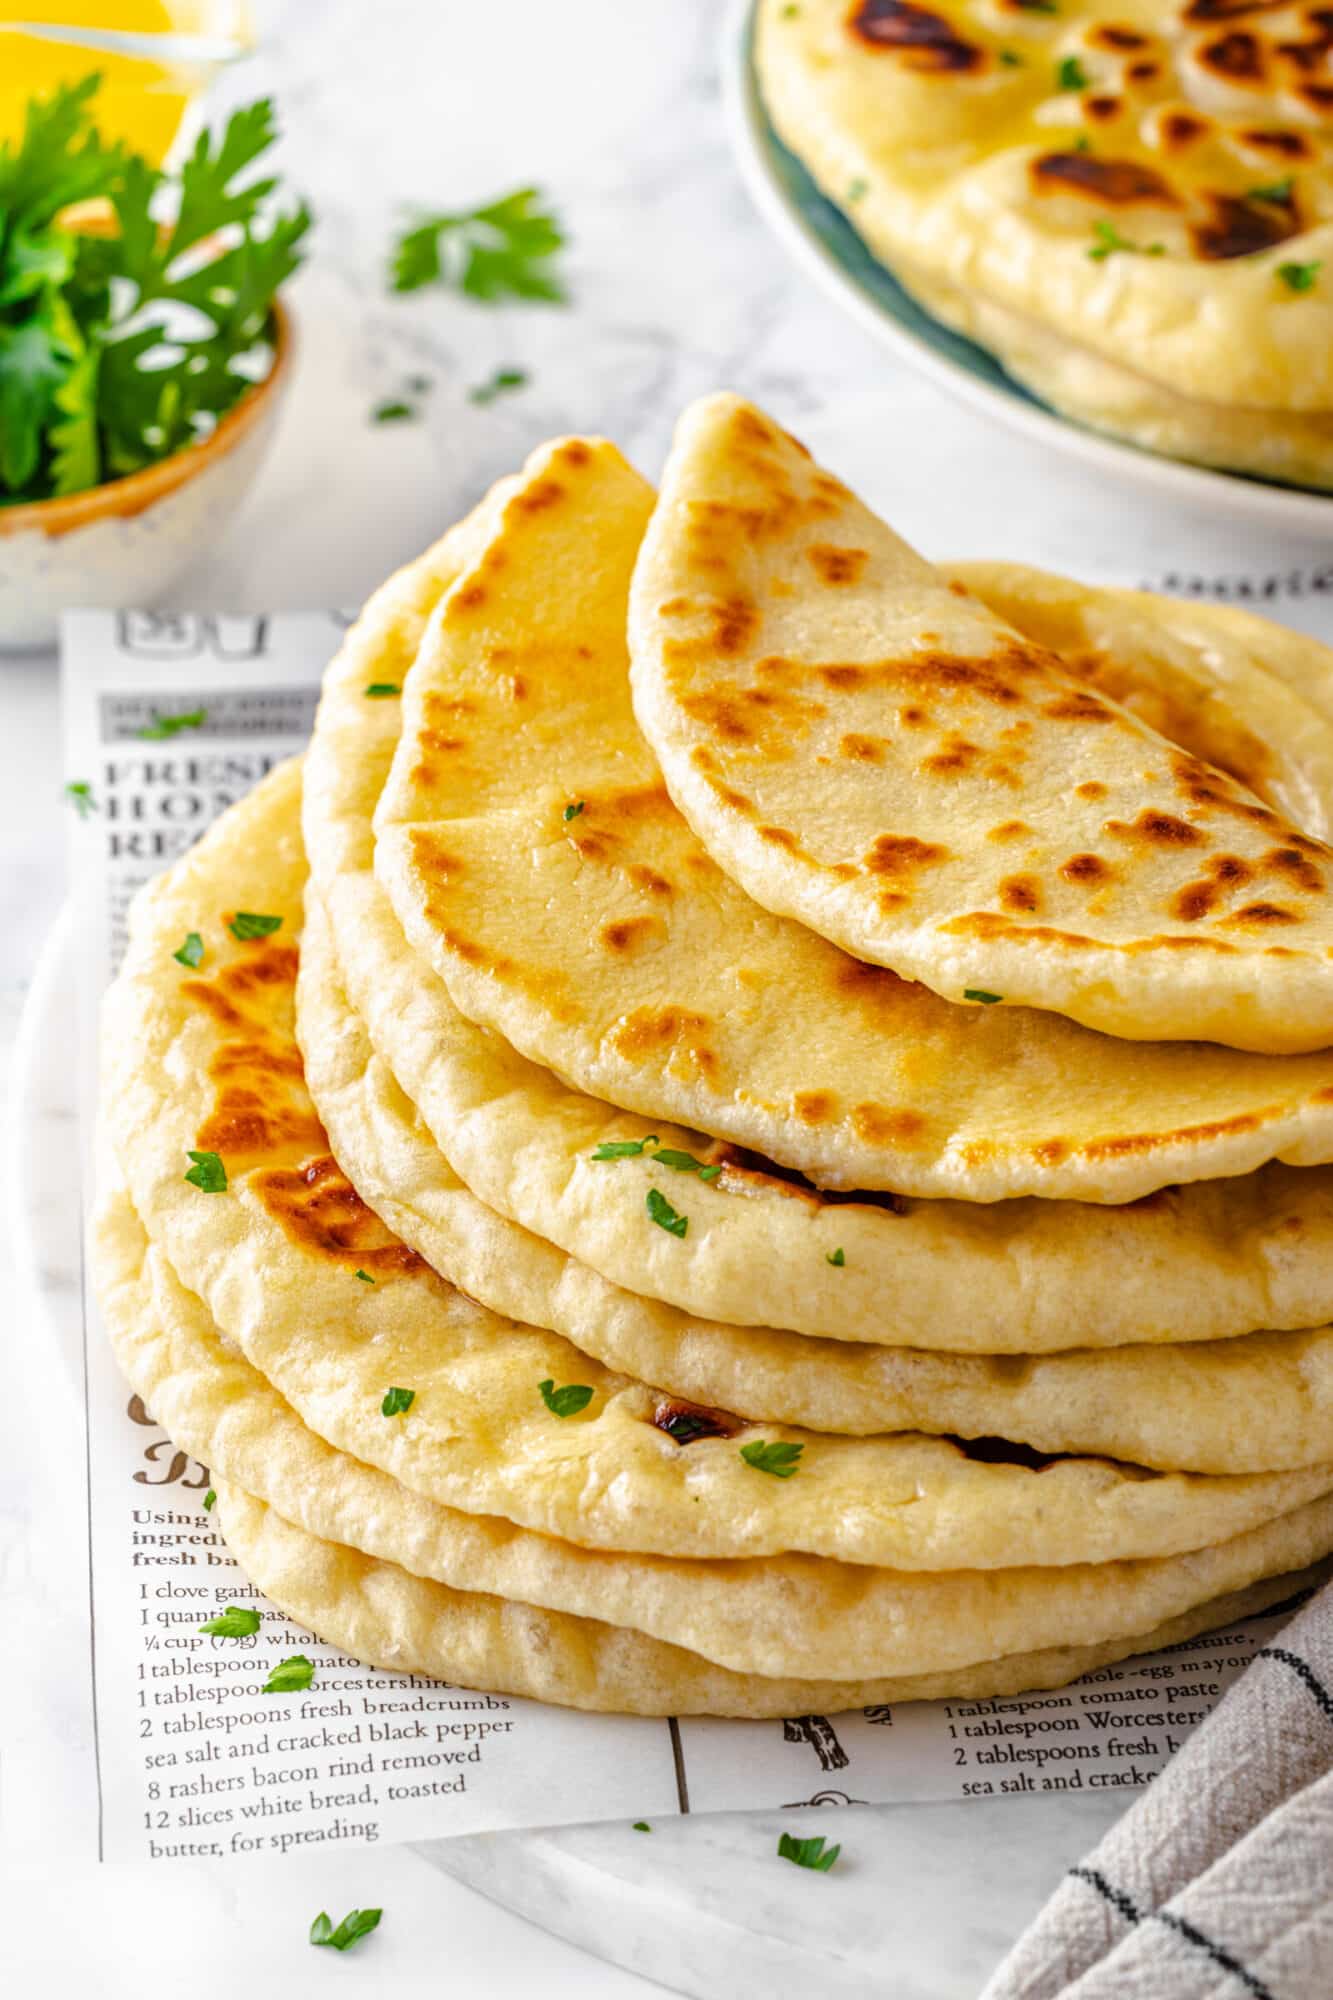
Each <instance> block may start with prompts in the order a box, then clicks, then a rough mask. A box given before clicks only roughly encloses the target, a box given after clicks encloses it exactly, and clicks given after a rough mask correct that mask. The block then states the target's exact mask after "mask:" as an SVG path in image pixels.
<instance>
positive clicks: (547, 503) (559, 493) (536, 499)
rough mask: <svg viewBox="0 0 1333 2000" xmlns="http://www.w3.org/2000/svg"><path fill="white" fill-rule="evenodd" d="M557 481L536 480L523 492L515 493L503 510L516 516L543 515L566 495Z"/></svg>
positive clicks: (563, 488) (566, 491) (563, 487)
mask: <svg viewBox="0 0 1333 2000" xmlns="http://www.w3.org/2000/svg"><path fill="white" fill-rule="evenodd" d="M568 491H569V489H568V487H565V486H562V485H561V484H560V481H559V480H558V479H536V480H534V481H533V483H532V485H531V486H529V487H528V488H527V489H526V491H525V492H522V493H516V494H515V495H514V498H513V499H512V500H511V501H510V502H509V506H508V507H507V508H506V509H505V512H506V513H508V512H509V511H510V510H511V509H512V510H513V512H515V513H518V514H545V513H548V512H549V511H550V509H551V508H552V507H555V506H558V505H559V503H560V502H561V501H562V500H563V499H564V498H565V496H566V494H567V493H568Z"/></svg>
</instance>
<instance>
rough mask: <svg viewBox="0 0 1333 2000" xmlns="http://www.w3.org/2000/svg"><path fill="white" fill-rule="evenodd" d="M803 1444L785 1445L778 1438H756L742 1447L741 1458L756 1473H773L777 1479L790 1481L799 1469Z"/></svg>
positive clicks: (803, 1448)
mask: <svg viewBox="0 0 1333 2000" xmlns="http://www.w3.org/2000/svg"><path fill="white" fill-rule="evenodd" d="M804 1450H805V1446H804V1445H803V1444H785V1443H781V1442H779V1441H778V1440H777V1439H776V1438H756V1439H755V1441H754V1443H753V1444H743V1445H742V1446H741V1457H742V1458H743V1459H744V1460H745V1463H746V1464H747V1465H752V1466H753V1467H754V1469H755V1471H756V1472H771V1473H772V1475H773V1477H774V1478H775V1479H790V1478H791V1476H792V1474H793V1473H794V1472H797V1471H798V1470H799V1469H800V1468H799V1460H800V1456H801V1453H802V1452H803V1451H804Z"/></svg>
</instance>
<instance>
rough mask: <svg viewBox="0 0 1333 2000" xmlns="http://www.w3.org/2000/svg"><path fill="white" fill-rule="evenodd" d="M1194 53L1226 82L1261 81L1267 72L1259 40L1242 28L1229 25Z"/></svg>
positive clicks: (1204, 64)
mask: <svg viewBox="0 0 1333 2000" xmlns="http://www.w3.org/2000/svg"><path fill="white" fill-rule="evenodd" d="M1195 53H1196V55H1197V57H1198V60H1199V61H1200V62H1201V63H1202V64H1203V66H1204V68H1205V69H1210V70H1212V71H1213V73H1214V75H1215V76H1221V77H1225V78H1226V79H1227V81H1228V82H1229V83H1261V82H1262V81H1263V79H1264V77H1265V76H1266V75H1267V73H1268V63H1267V58H1266V56H1265V53H1264V46H1263V43H1262V42H1261V41H1260V40H1259V37H1258V36H1257V35H1252V34H1251V33H1250V32H1249V30H1248V29H1246V28H1232V29H1230V30H1229V31H1228V33H1226V34H1225V35H1218V36H1216V37H1215V39H1214V40H1213V41H1211V42H1205V43H1203V45H1202V46H1201V47H1200V48H1198V49H1197V50H1196V51H1195Z"/></svg>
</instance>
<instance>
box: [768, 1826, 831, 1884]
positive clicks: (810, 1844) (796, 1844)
mask: <svg viewBox="0 0 1333 2000" xmlns="http://www.w3.org/2000/svg"><path fill="white" fill-rule="evenodd" d="M778 1853H779V1854H780V1855H781V1857H782V1859H783V1860H784V1861H794V1862H795V1863H796V1866H797V1867H798V1868H813V1869H814V1870H815V1872H816V1873H817V1874H819V1875H827V1874H828V1872H829V1869H830V1868H831V1867H832V1866H833V1864H834V1862H835V1861H836V1860H837V1858H838V1856H839V1855H840V1854H841V1853H842V1848H841V1846H837V1847H826V1846H825V1845H824V1836H823V1834H822V1833H810V1834H793V1833H784V1834H781V1835H780V1836H779V1838H778Z"/></svg>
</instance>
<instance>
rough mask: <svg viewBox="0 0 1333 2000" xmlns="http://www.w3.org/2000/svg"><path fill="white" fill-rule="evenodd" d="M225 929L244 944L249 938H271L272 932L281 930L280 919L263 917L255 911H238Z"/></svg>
mask: <svg viewBox="0 0 1333 2000" xmlns="http://www.w3.org/2000/svg"><path fill="white" fill-rule="evenodd" d="M227 929H228V930H229V931H230V932H231V934H232V936H233V937H234V938H238V939H239V940H240V942H241V943H242V944H244V943H245V942H246V941H247V939H249V938H263V937H272V935H273V933H274V931H280V930H281V929H282V918H281V917H265V916H262V915H260V913H259V912H258V911H256V910H238V911H237V912H236V915H235V916H234V917H233V918H232V919H231V921H230V923H229V924H228V925H227Z"/></svg>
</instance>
